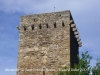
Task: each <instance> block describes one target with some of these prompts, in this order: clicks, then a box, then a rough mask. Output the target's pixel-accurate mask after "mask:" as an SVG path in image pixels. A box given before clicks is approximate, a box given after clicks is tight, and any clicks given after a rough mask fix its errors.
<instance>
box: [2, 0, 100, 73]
mask: <svg viewBox="0 0 100 75" xmlns="http://www.w3.org/2000/svg"><path fill="white" fill-rule="evenodd" d="M54 7H56V8H55V11H63V10H70V11H71V14H72V16H73V19H74V21H75V24H76V26H77V28H78V31H79V35H80V38H81V39H82V40H81V41H82V47H81V48H80V49H79V51H80V53H81V52H85V51H87V50H88V51H89V54H90V55H91V56H92V57H93V59H92V61H91V65H95V62H96V59H100V0H0V75H16V72H15V71H13V72H11V71H10V72H7V71H5V68H9V69H12V68H14V69H15V68H16V67H17V53H18V37H19V36H18V34H19V33H18V31H17V28H16V26H18V25H20V16H22V15H28V14H38V13H47V12H53V11H54Z"/></svg>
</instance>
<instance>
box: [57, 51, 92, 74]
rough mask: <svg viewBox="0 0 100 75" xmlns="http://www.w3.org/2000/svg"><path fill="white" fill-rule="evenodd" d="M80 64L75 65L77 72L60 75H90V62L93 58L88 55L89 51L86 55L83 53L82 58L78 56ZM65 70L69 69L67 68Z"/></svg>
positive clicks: (64, 72) (71, 71)
mask: <svg viewBox="0 0 100 75" xmlns="http://www.w3.org/2000/svg"><path fill="white" fill-rule="evenodd" d="M78 59H79V63H78V64H74V68H73V69H76V70H77V71H73V70H72V69H71V70H70V71H68V70H66V71H60V72H59V74H58V75H89V74H90V71H91V66H90V60H91V59H92V57H91V56H90V55H89V54H88V51H86V52H85V53H83V52H82V54H81V57H79V56H78ZM64 69H67V68H66V67H65V68H64Z"/></svg>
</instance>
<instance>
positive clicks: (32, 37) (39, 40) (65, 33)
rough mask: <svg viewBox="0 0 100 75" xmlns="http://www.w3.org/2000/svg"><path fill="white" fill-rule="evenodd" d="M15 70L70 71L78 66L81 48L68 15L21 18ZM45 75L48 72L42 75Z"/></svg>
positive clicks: (47, 73)
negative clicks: (67, 68)
mask: <svg viewBox="0 0 100 75" xmlns="http://www.w3.org/2000/svg"><path fill="white" fill-rule="evenodd" d="M17 28H18V31H19V35H20V36H19V37H20V38H19V51H18V68H33V69H54V70H56V71H58V70H59V66H62V67H64V66H69V67H70V68H72V67H73V65H74V63H78V59H77V55H78V53H79V52H78V48H79V47H80V46H81V45H82V43H81V39H80V38H79V32H78V30H77V28H76V24H75V23H74V20H73V18H72V16H71V12H70V11H69V10H67V11H60V12H51V13H43V14H34V15H25V16H21V19H20V26H18V27H17ZM28 74H33V75H43V72H41V71H40V72H35V71H32V72H27V71H24V72H21V71H18V73H17V75H28ZM45 74H46V75H51V74H52V72H47V71H45Z"/></svg>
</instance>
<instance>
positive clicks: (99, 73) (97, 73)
mask: <svg viewBox="0 0 100 75" xmlns="http://www.w3.org/2000/svg"><path fill="white" fill-rule="evenodd" d="M92 75H100V60H97V63H96V66H94V67H93V68H92Z"/></svg>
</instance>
